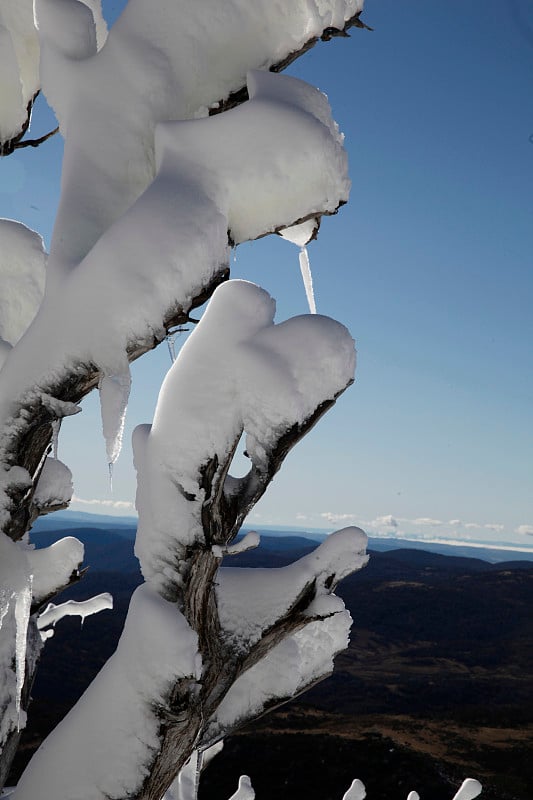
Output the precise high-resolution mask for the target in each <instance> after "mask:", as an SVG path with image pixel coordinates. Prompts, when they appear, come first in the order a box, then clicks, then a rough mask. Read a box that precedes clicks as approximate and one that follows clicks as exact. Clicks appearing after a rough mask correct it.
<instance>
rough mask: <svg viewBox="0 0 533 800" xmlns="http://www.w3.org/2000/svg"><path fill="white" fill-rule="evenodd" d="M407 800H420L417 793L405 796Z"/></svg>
mask: <svg viewBox="0 0 533 800" xmlns="http://www.w3.org/2000/svg"><path fill="white" fill-rule="evenodd" d="M407 800H420V795H419V794H418V792H409V794H408V795H407Z"/></svg>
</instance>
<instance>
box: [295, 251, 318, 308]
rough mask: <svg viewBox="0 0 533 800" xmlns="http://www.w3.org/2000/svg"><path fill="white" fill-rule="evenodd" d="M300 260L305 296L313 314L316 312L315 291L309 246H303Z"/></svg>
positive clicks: (299, 256)
mask: <svg viewBox="0 0 533 800" xmlns="http://www.w3.org/2000/svg"><path fill="white" fill-rule="evenodd" d="M298 259H299V261H300V271H301V273H302V279H303V282H304V288H305V296H306V297H307V303H308V304H309V311H310V312H311V314H316V303H315V291H314V289H313V276H312V274H311V265H310V263H309V253H308V252H307V247H302V248H301V249H300V253H299V255H298Z"/></svg>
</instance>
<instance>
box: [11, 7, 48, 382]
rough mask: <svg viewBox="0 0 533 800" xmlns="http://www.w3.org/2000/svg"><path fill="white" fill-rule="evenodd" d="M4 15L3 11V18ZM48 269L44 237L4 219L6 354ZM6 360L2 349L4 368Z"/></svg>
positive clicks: (38, 298)
mask: <svg viewBox="0 0 533 800" xmlns="http://www.w3.org/2000/svg"><path fill="white" fill-rule="evenodd" d="M1 15H2V11H1V10H0V20H1ZM0 36H1V29H0ZM0 53H1V46H0ZM0 73H1V69H0ZM0 81H1V78H0ZM0 105H1V101H0ZM45 269H46V251H45V249H44V242H43V240H42V238H41V236H39V234H38V233H36V232H35V231H32V230H31V229H30V228H27V227H26V225H23V224H22V223H21V222H15V221H14V220H11V219H0V342H1V343H2V344H3V345H4V354H5V355H7V353H8V352H9V349H10V347H8V345H10V346H13V345H15V344H16V343H17V342H18V340H19V339H20V337H21V336H22V334H23V333H24V331H25V330H26V329H27V328H28V326H29V324H30V322H31V321H32V320H33V318H34V317H35V314H36V313H37V309H38V308H39V306H40V304H41V302H42V299H43V295H44V282H45ZM5 355H4V357H5ZM3 360H4V359H3V358H2V352H1V351H0V367H1V365H2V363H3Z"/></svg>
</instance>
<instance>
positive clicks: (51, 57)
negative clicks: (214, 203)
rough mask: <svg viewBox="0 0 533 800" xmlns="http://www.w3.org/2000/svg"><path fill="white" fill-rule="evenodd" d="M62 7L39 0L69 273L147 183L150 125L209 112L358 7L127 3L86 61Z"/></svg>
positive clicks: (312, 0)
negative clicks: (61, 142) (60, 137)
mask: <svg viewBox="0 0 533 800" xmlns="http://www.w3.org/2000/svg"><path fill="white" fill-rule="evenodd" d="M64 5H65V3H64V0H63V1H62V2H59V0H54V1H53V2H52V0H46V2H45V0H37V3H36V12H37V17H38V20H39V27H40V33H41V46H42V51H43V58H42V66H41V70H42V82H43V87H44V90H45V93H46V96H47V98H48V99H49V101H50V102H51V104H52V105H53V107H54V110H55V112H56V115H57V117H58V119H59V121H60V126H61V130H62V132H63V133H64V134H65V135H66V148H65V161H64V171H63V193H62V198H61V203H60V209H59V214H58V218H57V224H56V231H57V232H58V235H54V241H53V242H52V254H53V255H54V257H56V256H58V257H59V258H60V260H61V261H62V262H63V263H64V264H67V265H68V264H75V263H78V262H79V261H80V260H81V258H82V257H83V256H85V255H86V254H87V253H88V252H89V250H90V249H91V247H92V246H93V245H94V244H95V242H96V241H97V240H98V239H99V238H100V236H101V235H102V234H103V233H104V231H105V230H106V229H107V228H108V227H109V226H110V225H111V224H112V223H113V222H114V221H116V220H117V219H119V218H120V217H121V216H122V215H123V214H124V212H125V211H126V209H127V208H129V207H130V206H131V205H132V203H133V202H134V201H135V200H136V199H137V198H138V197H139V196H140V195H141V194H142V192H143V191H144V190H145V189H146V187H147V186H148V184H149V183H150V181H151V180H152V179H153V177H154V165H155V157H154V129H155V125H156V124H157V123H158V122H160V121H161V120H165V119H167V120H168V119H176V120H184V119H194V118H195V117H197V115H198V113H202V114H204V115H205V114H207V110H208V109H209V108H210V107H211V106H213V105H216V104H217V103H218V101H220V100H222V99H224V98H225V97H227V96H228V95H229V94H230V93H231V92H233V91H235V90H238V89H240V88H241V87H242V86H244V85H245V84H246V75H247V73H248V72H249V71H250V70H253V69H261V70H264V71H265V74H268V72H267V71H268V68H269V67H270V66H271V65H272V64H275V63H278V62H279V61H281V60H283V59H284V58H286V57H287V56H288V55H289V54H291V53H293V52H295V51H297V50H298V49H299V48H300V47H302V46H303V45H304V44H305V43H306V42H307V41H309V40H310V39H312V38H313V37H315V36H320V35H321V33H322V32H323V30H324V29H325V28H327V27H330V26H333V27H341V28H342V27H343V25H344V22H345V20H348V19H350V18H351V17H352V16H353V15H354V14H355V13H357V12H358V11H361V9H362V5H363V4H362V0H293V2H291V4H290V5H289V6H287V7H285V6H283V5H279V4H272V3H270V2H264V0H254V1H253V2H252V1H251V0H227V1H226V2H224V4H223V5H221V4H220V3H219V2H217V0H205V2H203V3H201V4H190V3H186V2H185V0H179V2H170V0H165V2H160V3H159V4H158V9H157V14H154V13H153V11H152V9H151V7H150V6H149V5H148V6H147V5H146V3H144V2H143V1H142V0H134V1H133V2H132V0H130V2H128V4H127V6H126V8H125V9H124V11H123V13H122V16H121V17H120V18H119V19H118V20H117V22H116V23H115V25H114V26H113V29H112V30H111V31H110V33H109V36H108V39H107V42H106V45H105V47H103V48H102V49H101V50H100V52H99V53H98V54H97V55H96V56H94V55H93V56H92V57H88V58H87V55H89V54H90V53H92V45H91V47H89V43H88V38H89V37H90V35H91V31H92V25H91V22H90V19H89V15H84V14H83V13H82V9H81V8H76V9H74V8H73V6H79V4H75V3H69V4H68V5H69V7H70V8H69V13H68V15H64V16H63V7H64ZM184 18H186V19H187V25H186V26H184V25H183V24H182V20H183V19H184ZM236 37H237V38H238V46H235V40H236ZM66 43H68V45H67V44H66ZM76 48H78V50H77V51H76ZM117 65H121V67H120V68H119V69H117ZM101 119H105V120H106V125H105V126H102V125H100V124H99V120H101ZM244 171H245V170H244ZM80 185H83V187H84V191H83V193H81V192H80V191H79V186H80ZM317 210H319V209H315V211H317ZM296 221H297V217H294V218H293V219H291V220H286V221H285V225H290V224H291V223H292V222H296ZM73 225H74V228H73V227H72V226H73ZM74 229H75V230H76V235H75V236H74V235H73V233H72V231H73V230H74Z"/></svg>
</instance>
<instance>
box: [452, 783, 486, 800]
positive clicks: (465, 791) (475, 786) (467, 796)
mask: <svg viewBox="0 0 533 800" xmlns="http://www.w3.org/2000/svg"><path fill="white" fill-rule="evenodd" d="M482 789H483V787H482V786H481V784H480V782H479V781H476V780H475V779H474V778H467V779H466V780H465V781H464V782H463V785H462V786H461V788H460V789H459V791H458V792H457V794H456V795H455V797H454V798H453V800H474V798H475V797H477V796H478V795H480V794H481V791H482Z"/></svg>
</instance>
